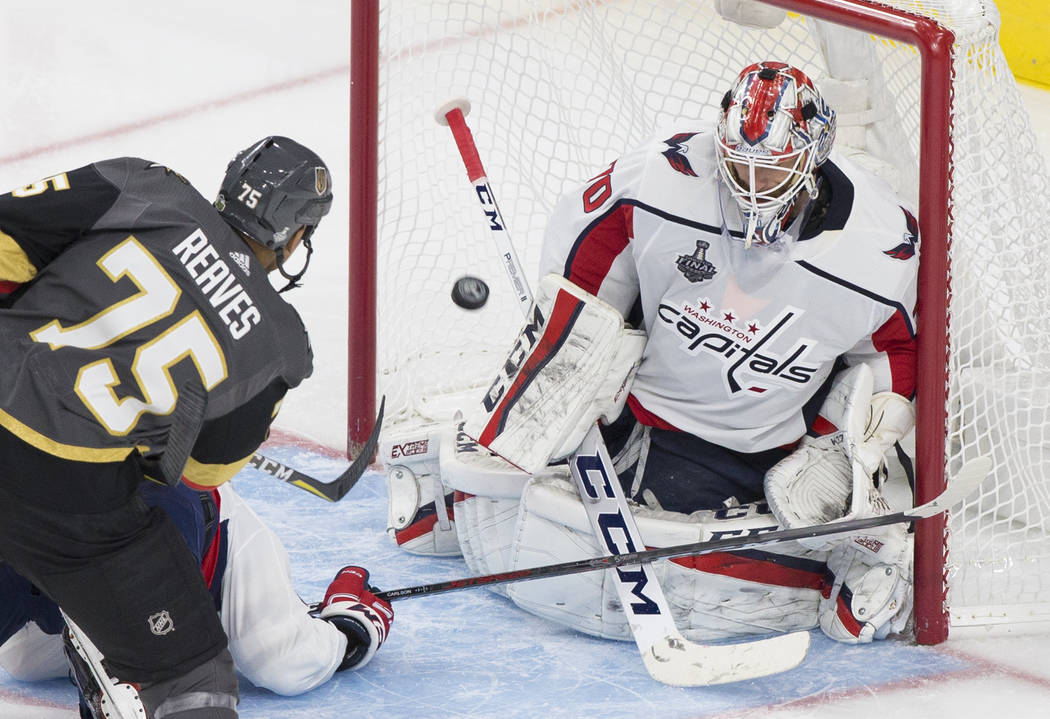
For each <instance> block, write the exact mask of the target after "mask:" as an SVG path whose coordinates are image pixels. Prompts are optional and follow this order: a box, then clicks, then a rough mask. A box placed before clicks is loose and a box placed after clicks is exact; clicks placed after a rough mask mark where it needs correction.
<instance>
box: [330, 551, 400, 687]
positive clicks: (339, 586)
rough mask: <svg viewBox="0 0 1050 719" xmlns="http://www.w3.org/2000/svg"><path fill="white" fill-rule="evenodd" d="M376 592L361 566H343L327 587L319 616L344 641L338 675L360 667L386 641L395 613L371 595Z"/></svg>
mask: <svg viewBox="0 0 1050 719" xmlns="http://www.w3.org/2000/svg"><path fill="white" fill-rule="evenodd" d="M378 591H379V590H378V589H376V588H375V587H372V586H369V584H368V570H367V569H365V568H364V567H355V566H348V567H343V568H342V569H340V570H339V573H338V574H336V575H335V579H333V580H332V583H331V584H329V585H328V591H327V592H325V595H324V601H323V602H322V603H321V613H320V617H321V619H325V620H327V621H329V622H331V623H332V624H334V625H335V626H336V627H337V628H338V629H339V631H341V632H342V633H343V634H345V635H346V639H347V643H346V655H345V656H344V657H343V661H342V663H341V664H340V665H339V667H338V668H337V669H336V671H337V672H341V671H343V670H344V669H359V668H361V667H363V666H364V665H365V664H367V663H368V662H369V661H371V659H372V657H373V656H375V653H376V650H378V649H379V647H380V645H382V643H383V642H384V641H386V637H387V634H389V632H390V625H391V624H392V623H393V621H394V610H393V609H392V608H391V607H390V602H388V601H386V600H385V599H380V598H379V597H377V596H376V595H375V594H374V592H378Z"/></svg>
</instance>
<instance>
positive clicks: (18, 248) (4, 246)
mask: <svg viewBox="0 0 1050 719" xmlns="http://www.w3.org/2000/svg"><path fill="white" fill-rule="evenodd" d="M120 193H121V190H120V188H119V187H117V186H116V185H114V184H113V183H112V182H111V181H109V180H107V179H106V178H105V177H103V176H102V174H101V173H100V172H99V171H98V170H97V169H96V168H95V166H94V165H88V166H86V167H81V168H79V169H76V170H72V171H70V172H63V173H61V174H59V175H54V176H52V177H48V178H46V179H44V180H40V181H39V182H36V183H34V184H32V185H26V186H25V187H19V188H15V189H14V190H12V191H11V192H8V193H7V194H4V195H0V280H7V281H11V282H27V281H28V280H31V279H33V277H34V276H35V275H36V273H37V272H38V271H39V270H40V269H41V268H43V267H44V266H45V265H47V264H48V263H49V262H50V261H51V260H53V259H54V258H55V257H57V256H58V255H59V254H61V253H62V251H63V250H64V249H65V248H66V247H68V246H69V245H70V244H72V243H73V242H76V241H77V239H79V238H80V236H81V235H82V234H83V233H84V232H86V231H87V230H88V229H90V228H91V227H92V226H93V225H94V224H95V223H96V222H98V220H99V218H101V217H102V216H103V215H104V214H105V213H106V211H108V210H109V208H110V207H112V206H113V204H114V203H115V202H116V201H117V198H119V197H120Z"/></svg>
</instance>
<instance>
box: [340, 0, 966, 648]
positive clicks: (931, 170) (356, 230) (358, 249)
mask: <svg viewBox="0 0 1050 719" xmlns="http://www.w3.org/2000/svg"><path fill="white" fill-rule="evenodd" d="M760 1H761V2H764V3H766V4H768V5H772V6H775V7H778V8H782V9H784V10H788V11H792V12H797V13H800V14H804V15H809V16H812V17H815V18H818V19H822V20H826V21H828V22H832V23H835V24H838V25H844V26H847V27H851V28H854V29H857V30H861V31H864V32H869V33H872V34H875V35H879V36H882V37H885V38H888V39H890V40H894V41H897V42H902V43H907V44H909V45H912V46H914V47H915V48H916V50H917V51H918V53H919V56H920V59H921V104H922V106H921V108H920V129H919V142H920V147H921V153H920V160H919V217H918V219H919V227H920V231H921V236H922V254H921V261H920V265H919V291H918V298H919V299H918V302H919V308H920V311H919V313H918V320H917V331H918V353H919V369H918V375H917V388H918V389H917V395H916V411H917V419H916V432H915V435H916V442H915V454H916V456H915V464H916V477H917V481H916V487H915V502H916V503H917V504H919V503H923V502H926V501H929V500H930V499H932V498H933V497H935V496H936V495H937V494H939V493H940V492H941V491H942V490H943V488H944V486H945V481H946V480H945V471H946V464H947V461H946V451H945V447H946V439H947V417H948V415H947V407H946V402H947V394H948V389H947V385H948V354H947V352H948V350H947V347H948V312H949V304H948V303H949V297H950V286H949V250H950V243H951V227H952V218H951V214H950V204H949V199H950V198H949V193H950V187H951V137H952V135H951V130H952V79H953V70H952V65H953V46H954V40H955V36H954V33H952V31H951V30H949V29H948V28H946V27H944V26H943V25H941V24H939V23H937V22H935V21H933V20H931V19H929V18H926V17H921V16H918V15H913V14H911V13H908V12H905V11H902V10H898V9H895V8H889V7H886V6H884V5H881V4H879V3H877V2H871V1H870V0H760ZM350 10H351V13H350V15H351V27H350V46H351V50H352V52H351V63H350V127H349V132H350V158H349V159H350V163H349V164H350V179H349V185H350V229H349V244H350V251H349V267H348V270H349V278H350V281H349V285H350V286H349V306H348V314H347V316H348V323H349V336H350V337H351V338H353V339H352V340H351V341H350V343H349V347H348V371H347V405H348V406H347V420H348V421H347V451H348V453H349V454H350V455H351V456H356V455H357V454H359V453H360V451H361V447H362V446H363V444H364V442H365V440H366V439H367V437H368V435H369V433H370V432H371V429H372V423H373V422H374V419H375V408H376V399H377V398H376V371H377V366H376V343H377V341H378V340H377V317H376V306H377V297H376V289H377V271H378V268H377V265H376V261H377V256H378V253H377V244H376V243H377V237H376V227H377V223H376V213H377V182H378V172H377V152H378V145H379V134H378V133H379V129H378V115H379V113H378V101H379V100H378V99H379V58H380V47H379V0H351V2H350ZM946 532H947V525H946V520H945V515H943V514H941V515H938V516H936V517H932V518H929V519H925V520H922V521H919V522H917V523H916V526H915V569H914V572H915V636H916V639H917V641H918V642H919V643H920V644H938V643H941V642H943V641H945V640H946V639H947V637H948V628H949V615H948V607H947V603H946V599H947V577H946V566H947V564H946V560H947V546H948V545H947V536H946Z"/></svg>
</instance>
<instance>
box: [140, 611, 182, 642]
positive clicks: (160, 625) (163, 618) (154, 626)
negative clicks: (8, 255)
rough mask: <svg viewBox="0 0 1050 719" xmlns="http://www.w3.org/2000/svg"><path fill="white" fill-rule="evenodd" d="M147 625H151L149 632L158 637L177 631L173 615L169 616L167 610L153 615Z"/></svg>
mask: <svg viewBox="0 0 1050 719" xmlns="http://www.w3.org/2000/svg"><path fill="white" fill-rule="evenodd" d="M146 623H147V624H149V630H150V631H151V632H153V633H154V634H155V635H157V636H158V637H162V636H164V635H165V634H170V633H172V632H173V631H175V622H174V621H173V620H172V618H171V615H170V614H168V610H167V609H164V610H162V611H159V612H157V613H156V614H151V615H150V616H149V619H147V620H146Z"/></svg>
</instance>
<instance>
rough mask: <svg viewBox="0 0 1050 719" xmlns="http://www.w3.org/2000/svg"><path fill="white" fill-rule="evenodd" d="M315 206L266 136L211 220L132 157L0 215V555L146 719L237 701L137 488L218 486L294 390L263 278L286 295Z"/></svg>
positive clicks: (296, 153) (170, 547)
mask: <svg viewBox="0 0 1050 719" xmlns="http://www.w3.org/2000/svg"><path fill="white" fill-rule="evenodd" d="M331 202H332V190H331V179H330V177H329V173H328V169H327V167H326V166H325V164H324V162H323V161H322V160H321V159H320V158H319V157H318V156H317V155H316V154H315V153H313V152H312V151H310V150H309V149H307V148H305V147H303V146H302V145H300V144H298V143H296V142H294V141H292V140H290V139H288V138H284V137H268V138H266V139H264V140H261V141H260V142H258V143H256V144H254V145H253V146H251V147H250V148H248V149H246V150H244V151H242V152H241V153H239V154H238V155H237V156H236V158H235V159H234V160H233V161H232V162H231V163H230V165H229V167H228V168H227V172H226V176H225V178H224V180H223V183H222V188H221V190H220V193H219V196H218V199H217V200H216V201H215V203H214V204H213V203H211V202H209V201H208V200H207V199H205V198H204V197H203V196H202V195H201V194H200V193H199V192H198V191H197V190H196V189H194V188H193V187H192V186H191V185H190V184H189V183H188V182H186V180H185V179H183V178H182V177H181V176H180V175H178V174H177V173H175V172H173V171H171V170H170V169H168V168H167V167H165V166H163V165H159V164H156V163H153V162H149V161H146V160H141V159H135V158H121V159H114V160H106V161H102V162H97V163H94V164H91V165H88V166H86V167H82V168H79V169H76V170H72V171H70V172H65V173H61V174H57V175H54V176H52V177H48V178H46V179H44V180H41V181H39V182H36V183H34V184H32V185H27V186H25V187H21V188H17V189H15V190H14V191H12V192H11V193H9V194H6V195H3V196H0V283H18V284H19V285H20V286H19V287H18V289H16V290H15V291H14V292H13V293H12V294H11V295H10V297H8V298H7V299H6V300H5V301H4V302H3V305H2V307H0V335H2V340H0V366H2V367H3V371H2V372H0V454H2V456H3V457H4V462H3V463H0V556H2V559H3V560H4V561H6V562H8V563H9V564H10V565H11V566H12V567H14V568H15V569H16V570H17V571H18V572H19V573H20V574H22V575H23V576H24V577H26V578H27V579H28V580H30V581H31V582H32V583H33V584H34V585H35V586H37V587H39V588H40V589H41V590H42V591H43V592H44V593H46V594H47V595H48V596H49V597H51V598H52V599H54V600H55V601H56V602H57V603H58V604H59V605H60V607H61V608H62V610H63V612H64V613H65V614H66V615H67V617H69V618H70V619H71V620H72V621H73V622H75V624H76V625H77V626H79V627H80V628H81V629H82V630H83V632H84V633H85V634H86V635H87V636H88V637H90V639H91V640H92V641H93V642H94V643H95V645H97V647H98V649H99V650H100V651H101V652H102V654H103V655H104V656H105V659H106V664H107V666H108V669H109V671H110V673H112V674H113V675H115V676H116V677H119V678H120V679H121V680H122V681H124V682H129V683H132V684H134V685H136V686H137V687H138V693H139V696H140V698H141V701H142V703H143V705H144V707H145V710H146V712H147V714H148V716H151V717H152V716H154V715H155V714H156V715H163V716H165V717H168V718H170V719H197V718H199V717H200V718H203V717H209V718H211V719H227V718H228V717H235V716H237V712H236V703H237V684H236V679H235V676H234V672H233V666H232V661H231V659H230V655H229V652H228V650H227V649H226V636H225V634H224V632H223V629H222V627H221V625H220V623H219V619H218V617H217V616H216V613H215V608H214V604H213V603H212V599H211V597H210V596H209V594H208V591H207V589H206V588H205V585H204V582H203V580H202V578H201V572H200V567H199V565H198V564H197V563H196V562H195V560H194V559H193V558H192V556H191V555H190V553H189V551H188V550H187V548H186V545H185V542H183V540H182V537H181V536H180V535H179V533H178V532H177V531H176V529H175V528H174V527H173V526H172V524H171V522H170V520H168V519H167V518H166V516H165V515H164V513H163V512H161V511H159V510H157V509H148V508H147V507H146V506H145V504H143V502H142V501H141V499H139V498H138V497H139V494H138V492H137V488H138V486H139V485H140V483H142V482H143V481H146V480H147V479H150V480H154V481H158V482H164V483H168V484H172V483H176V482H178V481H180V477H181V478H182V481H184V482H186V483H187V484H189V485H190V486H192V487H195V488H198V489H209V488H213V487H216V486H218V485H220V484H222V483H223V482H225V481H226V480H227V479H229V478H230V477H231V476H233V475H234V474H235V473H236V472H237V471H238V470H239V469H240V468H241V467H242V466H243V465H244V464H245V463H246V461H247V460H248V458H249V457H251V455H252V454H253V452H254V450H255V449H256V448H257V447H258V446H259V444H260V443H261V442H262V441H263V440H264V439H265V437H266V434H267V431H268V428H269V425H270V422H271V421H272V418H273V416H274V414H275V412H276V408H277V406H278V404H279V402H280V401H281V399H282V398H283V397H284V395H285V393H286V392H287V391H288V390H289V389H291V388H292V387H295V386H297V385H298V384H299V383H300V382H301V381H302V380H303V379H304V378H306V377H308V376H309V375H310V373H311V370H312V354H311V350H310V343H309V340H308V338H307V334H306V330H305V328H304V326H303V323H302V321H301V320H300V318H299V316H298V314H297V313H296V312H295V310H294V309H293V308H292V307H291V306H290V305H289V304H287V303H286V302H285V301H284V300H283V299H282V298H281V297H280V296H279V294H278V292H277V291H275V289H274V287H273V286H272V285H271V284H270V281H269V278H268V274H269V273H270V272H271V271H273V270H275V269H276V270H278V272H280V273H281V274H282V275H284V277H285V278H286V279H287V280H288V282H287V284H286V285H285V289H287V288H288V287H290V286H293V285H294V284H295V283H296V282H297V281H298V280H299V278H300V277H301V275H302V272H299V273H298V274H295V275H292V274H290V273H289V272H288V271H287V269H286V268H285V266H284V261H285V259H286V258H287V257H288V256H289V255H291V254H292V253H293V252H294V251H295V250H296V249H297V248H298V247H299V246H300V245H303V246H305V247H306V248H307V251H308V252H309V251H310V249H311V245H310V241H311V236H312V235H313V232H314V230H315V229H316V227H317V225H318V223H319V222H320V220H321V218H322V217H323V216H324V215H325V214H326V213H327V212H328V210H329V208H330V206H331ZM308 259H309V254H308V255H307V260H308ZM304 269H305V266H304ZM282 291H283V290H282Z"/></svg>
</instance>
